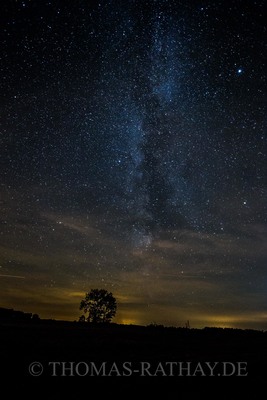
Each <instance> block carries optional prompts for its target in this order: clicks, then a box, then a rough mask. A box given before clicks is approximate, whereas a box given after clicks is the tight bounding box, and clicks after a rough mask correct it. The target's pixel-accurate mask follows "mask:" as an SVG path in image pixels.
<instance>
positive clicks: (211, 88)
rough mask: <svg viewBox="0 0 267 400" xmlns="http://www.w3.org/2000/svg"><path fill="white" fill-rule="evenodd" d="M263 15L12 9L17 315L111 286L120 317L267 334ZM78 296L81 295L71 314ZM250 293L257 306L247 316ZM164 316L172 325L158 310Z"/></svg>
mask: <svg viewBox="0 0 267 400" xmlns="http://www.w3.org/2000/svg"><path fill="white" fill-rule="evenodd" d="M264 8H265V5H264V2H263V1H254V2H250V3H246V2H244V1H241V0H236V1H233V2H230V3H229V4H225V2H220V1H218V2H214V3H213V2H208V3H207V2H199V1H192V2H187V1H171V0H165V1H157V0H155V1H152V0H151V1H126V2H122V1H99V2H94V1H93V2H90V4H88V2H86V1H80V0H79V1H77V2H73V3H72V4H67V3H66V2H64V1H44V2H42V4H39V5H37V3H36V2H33V1H28V0H25V1H17V2H15V3H10V2H3V4H1V9H2V12H1V26H2V28H1V110H2V114H1V127H2V128H1V131H2V145H1V149H2V156H1V158H2V160H3V166H2V169H1V171H2V177H3V179H2V198H3V207H2V210H3V217H2V220H3V230H2V238H3V245H2V247H1V249H2V251H1V254H2V258H1V263H2V264H1V265H2V266H1V268H2V269H1V271H0V272H1V274H0V278H1V277H2V278H1V282H2V281H3V285H4V292H3V293H4V295H3V300H2V302H3V303H4V304H6V305H10V306H13V307H14V308H18V307H19V304H20V302H21V301H22V300H21V299H22V298H23V299H24V302H25V304H24V303H23V304H24V307H26V308H27V309H28V308H29V307H30V305H29V303H27V301H30V300H27V301H26V300H25V295H24V294H23V293H26V292H27V293H28V298H29V299H35V300H34V301H35V304H36V309H37V311H38V310H41V311H43V312H44V313H46V314H45V315H49V313H50V312H52V311H51V309H50V308H49V307H52V304H54V303H57V304H59V306H58V311H57V314H56V315H55V316H60V317H64V318H65V317H67V318H69V317H70V315H71V317H72V316H73V315H74V314H75V311H73V310H75V307H76V306H75V302H78V300H79V296H82V293H83V291H84V290H85V289H87V287H88V286H92V285H95V286H99V285H104V286H105V287H107V288H108V289H110V288H111V289H112V290H114V293H115V294H117V296H118V297H119V298H121V304H122V305H121V310H124V307H125V311H123V312H122V316H121V318H120V320H128V319H129V318H128V317H127V316H126V314H127V313H128V314H127V315H128V316H129V315H133V317H132V318H133V321H135V322H140V323H145V322H148V321H149V319H150V318H154V315H159V319H160V321H162V318H163V322H166V323H174V324H176V323H177V321H176V320H175V317H174V315H179V313H181V315H182V316H181V319H183V318H184V316H185V317H186V318H189V317H190V316H188V314H190V315H191V314H192V315H194V316H195V315H197V314H199V315H200V314H201V316H203V315H205V317H203V318H204V320H205V321H207V322H209V321H215V322H216V321H217V320H218V319H217V320H216V318H217V317H215V316H216V315H220V316H221V319H220V320H218V321H219V323H224V322H222V321H226V322H227V321H230V320H231V321H232V320H233V321H239V320H240V321H241V320H242V321H247V320H249V319H250V316H251V315H253V313H255V314H257V313H259V321H260V322H259V324H261V320H262V318H263V314H262V312H263V310H264V307H263V304H264V301H265V300H266V284H264V281H266V274H265V277H264V273H265V272H264V263H265V260H266V252H265V251H264V248H265V245H266V90H265V87H266V65H265V60H266V43H264V39H265V36H264V35H266V24H265V22H264V18H263V13H264ZM264 244H265V245H264ZM64 249H66V250H64ZM253 249H254V250H253ZM8 275H10V276H13V277H16V276H19V277H21V276H22V277H23V278H25V279H21V280H20V281H19V282H18V283H14V282H15V278H14V279H7V276H8ZM144 277H146V278H144ZM4 278H5V279H4ZM264 278H265V279H264ZM144 279H147V281H143V280H144ZM174 281H175V282H176V281H177V287H172V284H173V282H174ZM27 282H28V283H27ZM207 282H208V283H207ZM13 284H14V285H15V286H12V285H13ZM169 284H170V285H169ZM16 285H17V286H16ZM23 285H26V286H23ZM168 285H169V286H168ZM209 285H210V286H209ZM73 287H74V288H75V289H73ZM168 287H169V289H168ZM40 288H43V290H47V291H48V292H47V293H48V294H47V296H48V298H50V300H49V301H48V304H50V306H47V305H45V304H44V303H43V301H42V300H40V298H39V296H38V294H37V293H38V291H39V290H40ZM49 288H50V289H51V288H52V289H53V290H54V291H55V292H53V293H52V292H51V293H50V292H49V290H50V289H49ZM12 289H13V293H14V296H15V297H13V298H12V295H11V294H10V293H11V292H12ZM52 289H51V290H52ZM217 290H219V292H217ZM220 290H221V296H222V297H220ZM210 291H211V292H210ZM226 292H228V293H229V304H228V302H227V301H226V303H225V304H224V300H223V293H226ZM49 293H50V295H49ZM66 293H69V294H70V296H72V295H71V293H76V295H77V297H78V299H76V298H74V299H73V300H72V302H70V304H68V307H70V309H71V310H72V311H70V312H67V311H64V312H63V308H64V307H65V306H63V301H64V296H65V295H66ZM218 293H219V294H218ZM246 293H250V294H251V296H252V297H253V295H255V302H254V303H253V305H251V307H250V306H249V307H248V308H249V309H248V316H247V317H244V318H243V317H240V315H243V314H244V313H245V312H246V311H245V310H247V301H246ZM76 295H75V294H73V296H74V297H75V296H76ZM147 296H148V297H147ZM160 296H162V302H160V301H159V297H160ZM232 296H237V297H235V300H234V297H232ZM233 302H235V303H236V304H237V303H238V304H239V305H240V308H239V309H238V310H236V309H235V307H234V306H233ZM60 304H61V306H60ZM153 304H154V305H155V307H157V309H158V308H160V307H163V309H164V311H162V317H161V313H159V314H155V311H151V316H150V315H149V314H147V311H146V307H148V306H149V307H152V306H153ZM60 307H61V308H60ZM66 307H67V305H66ZM71 307H72V308H71ZM168 307H170V308H169V309H168ZM188 307H189V311H188ZM190 307H192V309H191V308H190ZM163 309H162V310H163ZM193 309H194V311H192V310H193ZM168 310H169V311H168ZM174 310H175V311H174ZM168 312H169V313H170V317H169V318H167V319H166V318H165V316H166V315H168ZM232 314H233V315H232ZM144 315H146V316H145V317H144ZM209 315H212V316H213V317H212V316H210V317H209ZM224 315H226V317H224ZM127 318H128V319H127ZM164 318H165V319H164ZM196 318H197V317H196ZM201 318H202V317H201ZM205 318H206V319H205ZM209 318H210V319H209ZM212 318H213V319H212ZM224 318H226V319H224ZM227 318H228V320H227ZM231 318H232V319H231ZM240 318H241V319H240ZM242 318H243V319H242ZM178 319H179V317H178ZM220 321H221V322H220ZM197 323H199V324H201V322H197ZM231 323H232V322H231ZM238 323H239V322H237V324H238ZM241 323H242V322H240V324H241ZM245 323H246V322H244V324H245ZM253 323H254V322H253ZM232 324H234V322H233V323H232ZM255 324H256V322H255Z"/></svg>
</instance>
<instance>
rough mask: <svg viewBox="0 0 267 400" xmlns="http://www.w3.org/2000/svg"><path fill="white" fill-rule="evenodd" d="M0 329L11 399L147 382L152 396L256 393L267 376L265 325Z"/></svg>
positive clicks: (51, 324) (49, 324) (119, 392)
mask: <svg viewBox="0 0 267 400" xmlns="http://www.w3.org/2000/svg"><path fill="white" fill-rule="evenodd" d="M0 332H1V338H0V351H1V368H2V371H1V381H2V388H3V384H5V386H6V388H7V390H8V392H9V398H13V397H12V394H13V393H14V395H15V394H20V395H21V396H23V398H24V395H28V398H32V397H31V396H33V398H49V399H51V400H53V399H61V398H62V399H68V398H70V399H76V398H79V397H81V396H83V397H84V396H85V394H86V397H87V398H90V397H92V396H93V394H92V393H93V392H94V393H95V394H96V393H97V396H98V397H99V398H101V399H102V398H104V395H106V394H107V393H109V394H110V396H111V398H116V397H117V398H127V397H131V395H135V397H137V396H141V397H142V396H143V395H142V394H143V393H145V391H146V390H147V389H148V390H149V393H150V397H152V395H154V394H158V393H160V391H162V392H164V397H166V398H182V397H184V396H186V395H191V394H193V395H195V397H197V396H198V395H201V397H200V398H212V399H215V398H225V399H231V398H237V397H236V396H238V398H241V397H239V396H241V395H242V394H244V395H248V394H250V395H251V398H252V397H254V398H255V395H256V394H258V393H260V391H261V390H262V388H264V386H265V385H264V382H265V380H266V376H267V332H260V331H251V330H236V329H234V330H233V329H213V328H208V329H201V330H197V329H185V328H180V329H179V328H177V329H175V328H163V327H139V326H123V325H115V324H114V325H113V324H111V325H110V326H102V327H90V326H88V325H87V324H81V323H67V322H56V321H39V322H36V323H27V324H26V323H24V324H22V323H20V324H19V323H2V324H0ZM216 363H217V364H216ZM2 390H3V389H2ZM30 395H31V396H30ZM94 397H95V395H94ZM157 398H158V397H157ZM198 398H199V397H198Z"/></svg>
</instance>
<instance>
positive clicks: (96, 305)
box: [80, 289, 117, 323]
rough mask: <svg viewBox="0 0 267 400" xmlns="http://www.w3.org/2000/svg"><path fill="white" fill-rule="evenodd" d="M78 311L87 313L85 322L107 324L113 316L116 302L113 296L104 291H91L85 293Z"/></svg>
mask: <svg viewBox="0 0 267 400" xmlns="http://www.w3.org/2000/svg"><path fill="white" fill-rule="evenodd" d="M80 310H83V311H84V314H87V313H88V317H87V318H86V320H87V321H88V322H92V323H103V322H104V323H107V322H110V321H111V319H112V318H113V317H114V316H115V314H116V311H117V302H116V299H115V297H113V294H112V293H110V292H108V291H107V290H105V289H91V291H90V292H88V293H85V298H84V299H83V300H82V301H81V304H80Z"/></svg>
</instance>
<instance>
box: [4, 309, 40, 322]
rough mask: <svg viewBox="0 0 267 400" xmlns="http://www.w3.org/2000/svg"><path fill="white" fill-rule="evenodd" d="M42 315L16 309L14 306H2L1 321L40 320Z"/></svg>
mask: <svg viewBox="0 0 267 400" xmlns="http://www.w3.org/2000/svg"><path fill="white" fill-rule="evenodd" d="M39 319H40V317H39V315H38V314H32V313H25V312H23V311H16V310H13V309H12V308H2V307H0V322H1V321H14V322H17V321H21V322H30V321H39Z"/></svg>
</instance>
